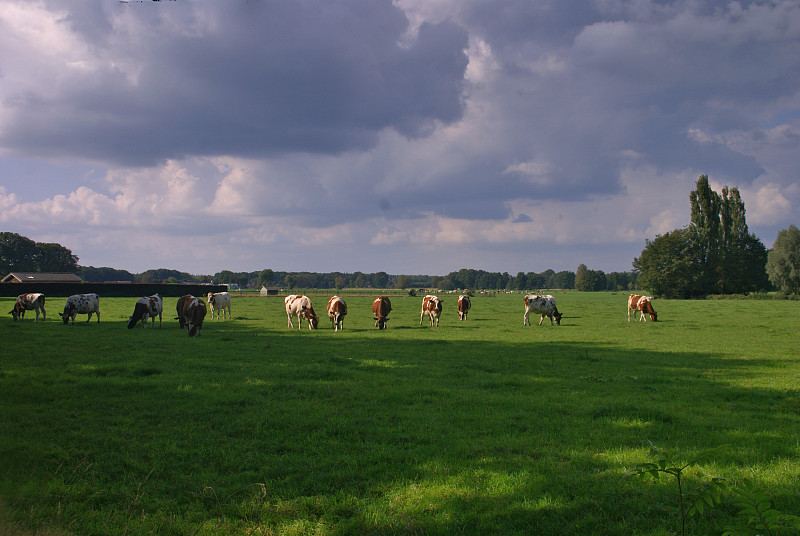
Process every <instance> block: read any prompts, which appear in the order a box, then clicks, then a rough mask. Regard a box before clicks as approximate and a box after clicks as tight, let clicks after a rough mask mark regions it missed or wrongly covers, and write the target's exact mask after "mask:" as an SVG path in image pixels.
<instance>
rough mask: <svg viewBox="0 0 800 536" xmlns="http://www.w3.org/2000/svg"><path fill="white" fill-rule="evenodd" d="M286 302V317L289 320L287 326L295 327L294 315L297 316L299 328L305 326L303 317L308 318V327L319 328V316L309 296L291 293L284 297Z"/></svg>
mask: <svg viewBox="0 0 800 536" xmlns="http://www.w3.org/2000/svg"><path fill="white" fill-rule="evenodd" d="M283 301H284V303H285V304H286V319H287V320H288V325H287V327H290V328H294V324H292V317H293V316H296V317H297V329H302V328H303V317H305V318H306V319H308V329H317V326H318V325H319V317H318V316H317V313H315V312H314V307H313V306H312V305H311V300H310V299H309V298H308V296H298V295H296V294H290V295H288V296H286V298H284V299H283Z"/></svg>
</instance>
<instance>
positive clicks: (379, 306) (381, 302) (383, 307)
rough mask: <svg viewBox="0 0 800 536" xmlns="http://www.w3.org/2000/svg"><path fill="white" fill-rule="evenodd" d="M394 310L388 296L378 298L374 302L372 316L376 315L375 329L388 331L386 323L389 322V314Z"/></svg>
mask: <svg viewBox="0 0 800 536" xmlns="http://www.w3.org/2000/svg"><path fill="white" fill-rule="evenodd" d="M391 310H392V302H391V301H389V298H387V297H386V296H378V297H377V298H375V300H374V301H373V302H372V314H373V315H375V327H377V328H378V329H386V322H388V321H389V313H390V312H391Z"/></svg>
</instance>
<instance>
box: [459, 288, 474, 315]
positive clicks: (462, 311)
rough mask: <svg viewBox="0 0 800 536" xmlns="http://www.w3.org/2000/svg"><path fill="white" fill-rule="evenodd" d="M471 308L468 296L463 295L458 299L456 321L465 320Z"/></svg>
mask: <svg viewBox="0 0 800 536" xmlns="http://www.w3.org/2000/svg"><path fill="white" fill-rule="evenodd" d="M470 307H472V303H471V302H470V301H469V296H464V295H463V294H462V295H461V296H459V297H458V319H459V320H466V319H467V313H469V309H470Z"/></svg>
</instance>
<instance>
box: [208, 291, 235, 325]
mask: <svg viewBox="0 0 800 536" xmlns="http://www.w3.org/2000/svg"><path fill="white" fill-rule="evenodd" d="M206 298H207V299H208V309H209V311H210V312H211V318H212V319H213V318H214V311H216V312H217V318H219V312H220V311H222V319H223V320H225V312H226V311H227V312H228V320H230V318H231V295H230V294H229V293H227V292H209V293H208V295H207V296H206Z"/></svg>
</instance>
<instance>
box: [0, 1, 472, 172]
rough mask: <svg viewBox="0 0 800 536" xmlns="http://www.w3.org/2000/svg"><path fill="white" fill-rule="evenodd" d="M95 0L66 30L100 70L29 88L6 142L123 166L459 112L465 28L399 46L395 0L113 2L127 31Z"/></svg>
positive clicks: (434, 27) (297, 142) (345, 145)
mask: <svg viewBox="0 0 800 536" xmlns="http://www.w3.org/2000/svg"><path fill="white" fill-rule="evenodd" d="M90 4H92V5H94V6H95V8H96V9H95V11H94V12H91V11H90V10H89V9H88V8H87V7H86V6H85V4H84V5H82V7H78V5H77V4H76V5H75V6H74V7H75V10H74V11H72V12H71V14H70V16H69V17H68V18H66V19H65V20H64V21H62V24H68V25H69V26H70V28H71V29H72V30H73V31H75V32H78V33H80V34H82V35H84V36H85V37H86V38H87V39H90V40H91V42H92V43H94V44H95V45H96V46H97V50H96V55H97V57H96V62H97V67H96V68H95V69H93V70H92V72H91V73H65V76H64V77H63V80H62V81H61V87H59V88H57V89H58V91H57V92H54V93H53V92H50V91H45V89H47V90H50V89H52V88H42V91H41V92H37V91H36V89H31V90H29V92H28V93H27V94H26V95H24V96H21V98H19V99H18V101H17V105H16V106H15V109H14V110H13V113H14V116H13V119H14V120H13V121H12V122H11V123H10V124H9V125H8V127H7V128H6V129H5V131H4V132H3V134H2V137H1V138H0V143H2V144H3V145H5V146H7V147H12V148H14V149H16V150H18V151H20V152H27V153H33V154H55V155H72V156H76V157H85V158H91V159H98V160H104V161H111V162H117V163H125V164H153V163H155V162H158V161H160V160H163V159H165V158H170V157H182V156H191V155H205V156H208V155H220V154H227V155H244V156H268V155H274V154H280V153H283V152H290V151H301V152H311V153H338V152H342V151H348V150H353V149H365V148H368V147H371V146H373V145H374V144H375V143H376V142H377V134H378V132H380V131H381V130H382V129H384V128H395V129H396V130H398V131H400V132H402V133H403V134H404V135H406V136H411V137H414V136H419V135H422V134H424V133H425V132H426V129H428V128H429V127H430V125H431V124H432V123H433V122H434V121H443V122H450V121H454V120H458V119H459V118H460V117H461V114H462V108H463V102H462V92H463V77H464V72H465V69H466V66H467V57H466V53H465V49H466V47H467V34H466V32H465V30H464V29H463V28H460V27H458V26H456V25H454V24H452V23H450V22H442V23H438V24H424V25H423V26H422V27H421V28H420V29H419V32H418V35H417V36H416V38H414V39H412V40H411V41H410V42H409V43H408V44H407V45H401V44H399V43H400V42H401V40H402V38H403V37H404V33H405V32H406V31H407V30H408V21H407V19H406V17H405V15H404V14H403V12H402V11H401V10H400V9H399V8H397V7H396V6H394V5H393V4H392V3H391V2H390V1H388V0H351V1H347V2H327V1H321V0H317V1H315V0H305V1H291V2H289V1H285V2H253V3H246V2H230V3H216V2H214V3H211V2H208V3H203V2H200V3H197V4H196V6H195V7H192V6H193V3H183V4H181V5H180V6H178V5H177V4H168V5H167V6H165V7H162V8H159V9H153V8H152V7H151V6H149V5H142V6H138V5H129V6H125V7H124V9H123V11H122V12H109V10H108V9H106V10H105V13H106V17H108V18H114V19H115V22H114V23H113V24H115V25H116V26H117V27H116V28H113V27H112V23H111V22H109V19H108V18H103V17H101V16H100V15H101V14H102V13H104V11H103V10H101V9H99V7H98V4H96V3H90ZM84 17H86V18H84ZM89 20H91V21H92V22H91V23H90V22H88V21H89Z"/></svg>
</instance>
